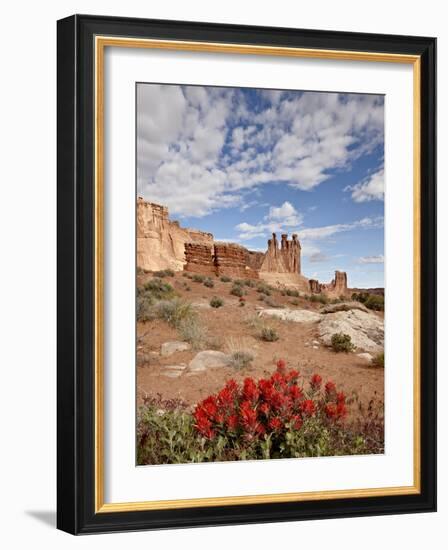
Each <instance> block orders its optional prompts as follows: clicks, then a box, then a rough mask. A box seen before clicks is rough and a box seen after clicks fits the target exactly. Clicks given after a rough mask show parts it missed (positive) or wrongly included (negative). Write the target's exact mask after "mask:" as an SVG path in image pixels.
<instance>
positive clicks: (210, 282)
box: [204, 277, 215, 288]
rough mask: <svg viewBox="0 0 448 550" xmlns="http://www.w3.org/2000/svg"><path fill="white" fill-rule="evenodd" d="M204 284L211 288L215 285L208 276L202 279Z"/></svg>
mask: <svg viewBox="0 0 448 550" xmlns="http://www.w3.org/2000/svg"><path fill="white" fill-rule="evenodd" d="M204 286H206V287H207V288H213V287H214V286H215V283H214V282H213V281H212V280H211V279H210V277H207V278H206V279H205V281H204Z"/></svg>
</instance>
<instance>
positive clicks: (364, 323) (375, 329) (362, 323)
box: [319, 309, 384, 353]
mask: <svg viewBox="0 0 448 550" xmlns="http://www.w3.org/2000/svg"><path fill="white" fill-rule="evenodd" d="M338 332H342V333H344V334H348V335H349V336H350V338H351V340H352V343H353V345H354V346H355V347H356V348H358V349H361V350H365V351H368V352H371V353H379V352H381V351H383V348H384V321H383V320H382V319H381V318H380V317H378V316H377V315H375V314H374V313H367V312H365V311H360V310H358V309H352V310H350V311H337V312H335V313H327V314H325V315H322V320H321V322H320V323H319V336H320V338H321V340H322V341H323V343H324V344H326V345H327V346H330V345H331V337H332V336H333V334H336V333H338Z"/></svg>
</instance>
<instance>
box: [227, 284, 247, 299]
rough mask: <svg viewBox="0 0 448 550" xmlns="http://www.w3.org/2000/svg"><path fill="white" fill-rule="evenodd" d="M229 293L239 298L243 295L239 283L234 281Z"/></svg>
mask: <svg viewBox="0 0 448 550" xmlns="http://www.w3.org/2000/svg"><path fill="white" fill-rule="evenodd" d="M230 294H232V296H238V297H239V298H241V297H242V296H244V294H245V291H244V289H243V288H242V287H241V286H240V285H237V284H235V283H234V284H233V286H232V288H231V289H230Z"/></svg>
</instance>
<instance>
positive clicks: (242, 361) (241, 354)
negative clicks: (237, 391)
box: [230, 350, 254, 369]
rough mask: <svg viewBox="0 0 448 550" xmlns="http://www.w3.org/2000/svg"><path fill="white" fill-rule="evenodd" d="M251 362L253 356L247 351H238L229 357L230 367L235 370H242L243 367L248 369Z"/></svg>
mask: <svg viewBox="0 0 448 550" xmlns="http://www.w3.org/2000/svg"><path fill="white" fill-rule="evenodd" d="M253 360H254V356H253V355H252V353H250V352H249V351H244V350H238V351H235V352H234V353H232V355H231V356H230V366H232V367H233V368H235V369H244V368H245V367H248V366H249V365H250V364H251V363H252V361H253Z"/></svg>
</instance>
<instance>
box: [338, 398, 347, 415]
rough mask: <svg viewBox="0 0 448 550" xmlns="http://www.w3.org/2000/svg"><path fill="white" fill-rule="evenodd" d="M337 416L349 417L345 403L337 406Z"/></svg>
mask: <svg viewBox="0 0 448 550" xmlns="http://www.w3.org/2000/svg"><path fill="white" fill-rule="evenodd" d="M336 414H337V417H338V418H344V417H345V416H346V415H347V407H346V406H345V403H343V402H338V404H337V405H336Z"/></svg>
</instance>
